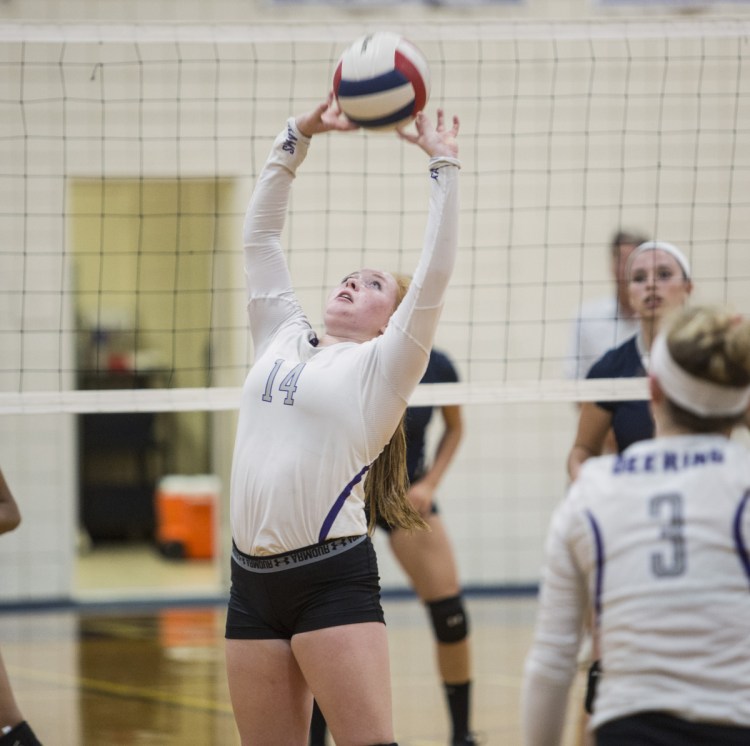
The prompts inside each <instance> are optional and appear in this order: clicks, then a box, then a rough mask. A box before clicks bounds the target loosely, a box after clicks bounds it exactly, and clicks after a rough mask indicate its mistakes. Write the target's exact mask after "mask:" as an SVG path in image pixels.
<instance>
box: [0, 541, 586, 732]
mask: <svg viewBox="0 0 750 746" xmlns="http://www.w3.org/2000/svg"><path fill="white" fill-rule="evenodd" d="M102 568H107V570H106V572H105V571H104V570H103V569H102ZM102 572H104V575H101V573H102ZM77 575H78V580H77V589H78V597H79V598H80V599H81V600H82V601H83V603H82V604H81V605H80V607H79V608H78V609H77V610H74V611H64V612H61V611H54V612H50V611H44V612H42V611H33V612H24V613H9V612H7V611H6V612H0V651H1V652H2V655H3V658H4V660H5V663H6V667H7V669H8V673H9V675H10V678H11V682H12V685H13V688H14V691H15V694H16V698H17V699H18V701H19V704H20V706H21V709H22V711H23V712H24V715H25V716H26V718H27V719H28V720H29V722H30V723H31V724H32V726H33V727H34V729H35V730H36V731H37V733H38V735H39V736H40V738H41V739H42V742H43V743H44V744H45V746H121V745H125V744H127V745H128V746H134V745H138V744H144V745H146V744H148V746H237V745H238V744H239V737H238V736H237V732H236V728H235V725H234V719H233V717H232V711H231V707H230V705H229V694H228V690H227V685H226V675H225V668H224V641H223V631H224V629H223V628H224V617H225V605H224V603H223V602H221V603H214V604H206V605H200V606H198V605H196V604H195V603H191V604H184V603H180V602H179V601H178V600H176V598H177V597H180V596H182V597H183V598H184V597H186V596H189V595H190V592H191V591H192V592H193V593H196V594H197V595H198V596H205V597H207V598H211V597H213V598H221V595H222V594H221V592H220V590H219V588H220V586H219V585H217V583H216V578H217V575H216V568H215V567H214V566H213V565H212V563H203V564H201V563H189V564H188V566H180V565H175V564H174V563H166V564H165V563H164V562H163V560H160V559H159V558H158V557H157V556H156V555H154V553H153V551H135V552H134V551H133V550H131V549H128V550H123V549H122V548H117V547H115V548H109V549H107V548H103V549H98V550H97V551H96V552H94V553H93V554H85V553H84V554H83V555H82V557H81V561H80V564H79V568H78V572H77ZM212 590H213V594H212V593H211V591H212ZM134 597H138V598H140V599H142V600H143V599H147V600H148V603H145V604H144V603H136V602H134V601H133V598H134ZM123 599H125V600H123ZM127 599H130V600H127ZM159 599H161V601H160V600H159ZM113 601H114V603H113ZM467 605H468V609H469V613H470V620H471V630H472V646H473V663H474V674H475V675H474V689H473V715H474V718H473V719H474V726H475V728H476V730H477V731H479V732H480V733H481V734H482V735H483V736H484V741H483V743H484V744H486V745H487V746H515V745H516V744H520V743H521V739H520V725H519V714H518V706H519V692H520V684H521V671H522V667H523V660H524V657H525V655H526V652H527V650H528V647H529V644H530V641H531V635H532V629H533V622H534V614H535V610H536V600H535V599H534V598H528V597H527V598H522V597H521V598H518V597H515V598H514V597H511V598H507V597H498V596H494V597H483V596H470V597H469V598H468V599H467ZM383 606H384V609H385V613H386V620H387V623H388V632H389V642H390V651H391V671H392V680H393V695H394V721H395V728H396V736H397V739H398V742H399V744H400V746H445V744H447V743H448V735H449V734H448V730H449V729H448V721H447V716H446V711H445V706H444V701H443V692H442V689H441V686H440V684H439V682H438V679H437V675H436V672H435V665H434V657H433V655H434V653H433V641H432V634H431V631H430V628H429V625H428V621H427V617H426V614H425V611H424V609H423V608H422V606H421V605H420V604H419V602H418V601H417V600H416V599H413V598H411V597H409V598H389V597H386V598H385V599H384V602H383ZM579 690H580V683H579V684H577V691H575V692H574V694H573V696H574V697H576V704H577V703H578V702H580V696H581V694H580V691H579ZM569 730H570V732H569V733H568V736H567V739H566V740H567V743H568V744H569V745H571V744H572V743H573V741H574V738H573V730H574V729H573V728H571V729H569Z"/></svg>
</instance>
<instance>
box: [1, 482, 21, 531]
mask: <svg viewBox="0 0 750 746" xmlns="http://www.w3.org/2000/svg"><path fill="white" fill-rule="evenodd" d="M20 523H21V512H20V511H19V510H18V505H17V504H16V501H15V500H14V499H13V494H12V493H11V491H10V487H8V483H7V482H6V481H5V477H4V476H3V473H2V472H0V534H4V533H6V532H8V531H12V530H13V529H14V528H17V527H18V525H19V524H20Z"/></svg>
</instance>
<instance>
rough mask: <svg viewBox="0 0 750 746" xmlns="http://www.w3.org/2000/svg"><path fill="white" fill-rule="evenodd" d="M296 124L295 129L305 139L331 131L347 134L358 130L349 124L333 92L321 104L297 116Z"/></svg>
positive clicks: (352, 124) (356, 126)
mask: <svg viewBox="0 0 750 746" xmlns="http://www.w3.org/2000/svg"><path fill="white" fill-rule="evenodd" d="M296 122H297V129H298V130H299V131H300V132H301V133H302V134H303V135H305V137H312V136H313V135H317V134H320V133H321V132H330V131H331V130H339V131H341V132H348V131H349V130H356V129H359V127H358V125H356V124H354V123H353V122H351V121H350V120H349V119H347V118H346V116H345V115H344V114H343V113H342V111H341V109H340V108H339V104H338V101H336V97H335V96H334V95H333V91H331V92H330V93H329V94H328V98H327V99H326V100H325V101H324V102H323V103H322V104H318V105H317V106H316V107H315V108H314V109H313V110H312V111H310V112H308V113H307V114H302V115H301V116H298V117H297V120H296Z"/></svg>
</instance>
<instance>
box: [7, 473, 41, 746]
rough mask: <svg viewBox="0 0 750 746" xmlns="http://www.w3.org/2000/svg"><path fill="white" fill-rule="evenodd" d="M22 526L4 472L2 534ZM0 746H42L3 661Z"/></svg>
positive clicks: (16, 505) (19, 514)
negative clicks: (21, 705)
mask: <svg viewBox="0 0 750 746" xmlns="http://www.w3.org/2000/svg"><path fill="white" fill-rule="evenodd" d="M20 523H21V513H20V511H19V510H18V504H17V503H16V501H15V499H14V498H13V493H12V492H11V491H10V487H8V483H7V482H6V481H5V477H4V476H3V472H2V470H0V534H4V533H7V532H8V531H13V530H14V529H15V528H17V527H18V525H19V524H20ZM0 746H42V744H41V742H40V741H39V740H38V739H37V737H36V735H35V733H34V731H33V730H32V729H31V726H30V725H29V724H28V723H27V722H26V721H25V720H24V719H23V714H22V713H21V710H20V709H19V707H18V704H17V703H16V699H15V697H14V696H13V690H12V689H11V686H10V679H9V678H8V672H7V671H6V670H5V664H4V663H3V659H2V657H0Z"/></svg>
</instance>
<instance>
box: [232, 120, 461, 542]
mask: <svg viewBox="0 0 750 746" xmlns="http://www.w3.org/2000/svg"><path fill="white" fill-rule="evenodd" d="M309 144H310V139H309V138H306V137H304V136H303V135H301V133H300V132H299V131H298V130H297V128H296V126H295V123H294V120H293V119H290V120H289V121H288V123H287V128H286V129H285V130H284V131H283V132H282V133H281V134H280V135H279V136H278V137H277V139H276V141H275V143H274V145H273V148H272V152H271V154H270V157H269V159H268V161H267V162H266V164H265V166H264V168H263V171H262V173H261V175H260V177H259V179H258V183H257V185H256V188H255V190H254V193H253V196H252V198H251V200H250V204H249V206H248V209H247V214H246V217H245V224H244V230H243V238H244V256H245V275H246V281H247V299H248V306H247V308H248V315H249V321H250V330H251V334H252V338H253V344H254V348H255V361H254V363H253V365H252V367H251V368H250V371H249V373H248V375H247V378H246V380H245V384H244V386H243V390H242V398H241V403H240V414H239V420H238V427H237V436H236V442H235V449H234V459H233V465H232V477H231V487H230V510H231V526H232V537H233V540H234V542H235V544H236V545H237V547H238V548H239V549H240V550H241V551H243V552H245V553H247V554H251V555H268V554H278V553H280V552H285V551H289V550H293V549H298V548H300V547H304V546H309V545H311V544H315V543H318V542H321V541H325V540H328V539H335V538H339V537H343V536H353V535H360V534H363V533H365V532H366V531H367V522H366V519H365V514H364V490H363V480H364V478H365V475H366V473H367V470H368V469H369V467H370V465H371V464H372V462H373V461H374V460H375V458H376V457H377V456H378V455H379V454H380V452H381V451H382V449H383V448H384V446H385V445H386V444H387V442H388V441H389V440H390V438H391V436H392V435H393V433H394V431H395V429H396V427H397V426H398V423H399V420H400V418H401V416H402V414H403V412H404V410H405V408H406V405H407V403H408V400H409V397H410V396H411V394H412V393H413V391H414V389H415V388H416V386H417V384H418V383H419V380H420V378H421V377H422V374H423V373H424V370H425V368H426V365H427V360H428V357H429V350H430V347H431V345H432V340H433V336H434V332H435V328H436V326H437V322H438V319H439V316H440V312H441V309H442V306H443V299H444V295H445V291H446V288H447V285H448V280H449V278H450V275H451V272H452V269H453V265H454V262H455V255H456V247H457V243H458V235H457V234H458V171H459V164H458V162H457V161H456V160H455V159H451V158H436V159H432V160H431V161H430V170H429V173H430V176H431V184H432V187H431V196H430V204H429V213H428V220H427V229H426V232H425V237H424V244H423V248H422V253H421V255H420V259H419V262H418V266H417V268H416V270H415V272H414V274H413V277H412V282H411V285H410V287H409V290H408V292H407V294H406V296H405V297H404V299H403V300H402V302H401V303H400V304H399V306H398V308H397V309H396V311H395V312H394V314H393V316H392V317H391V320H390V322H389V323H388V326H387V328H386V330H385V331H384V333H383V334H382V335H380V336H378V337H376V338H374V339H372V340H370V341H367V342H364V343H359V344H358V343H354V342H351V343H350V342H339V343H336V344H332V345H326V346H322V347H318V346H316V345H317V338H316V335H315V332H314V331H313V329H312V327H311V325H310V323H309V321H308V319H307V317H306V315H305V313H304V312H303V310H302V308H301V306H300V304H299V302H298V300H297V298H296V296H295V294H294V290H293V289H292V284H291V277H290V273H289V270H288V267H287V265H286V261H285V259H284V255H283V252H282V247H281V232H282V229H283V226H284V222H285V218H286V213H287V207H288V201H289V194H290V190H291V184H292V182H293V179H294V177H295V173H296V170H297V167H298V166H299V165H300V164H301V163H302V161H303V160H304V158H305V155H306V153H307V149H308V146H309Z"/></svg>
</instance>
